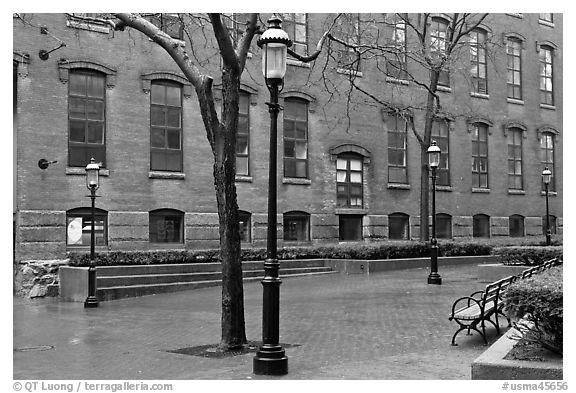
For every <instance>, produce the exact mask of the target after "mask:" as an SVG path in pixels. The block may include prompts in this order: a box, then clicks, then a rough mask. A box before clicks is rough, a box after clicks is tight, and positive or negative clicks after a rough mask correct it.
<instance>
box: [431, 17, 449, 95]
mask: <svg viewBox="0 0 576 393" xmlns="http://www.w3.org/2000/svg"><path fill="white" fill-rule="evenodd" d="M447 33H448V21H446V20H445V19H442V18H432V23H431V25H430V50H431V52H432V54H433V55H434V56H435V57H436V58H440V57H442V56H445V54H446V45H447ZM438 85H440V86H446V87H450V73H449V72H448V70H447V69H442V70H441V71H440V77H439V78H438Z"/></svg>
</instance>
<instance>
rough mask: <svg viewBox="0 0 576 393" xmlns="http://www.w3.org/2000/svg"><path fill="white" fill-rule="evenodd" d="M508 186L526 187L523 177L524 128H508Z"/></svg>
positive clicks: (514, 188) (512, 187)
mask: <svg viewBox="0 0 576 393" xmlns="http://www.w3.org/2000/svg"><path fill="white" fill-rule="evenodd" d="M508 188H509V189H511V190H522V189H524V182H523V179H522V130H521V129H519V128H510V129H509V130H508Z"/></svg>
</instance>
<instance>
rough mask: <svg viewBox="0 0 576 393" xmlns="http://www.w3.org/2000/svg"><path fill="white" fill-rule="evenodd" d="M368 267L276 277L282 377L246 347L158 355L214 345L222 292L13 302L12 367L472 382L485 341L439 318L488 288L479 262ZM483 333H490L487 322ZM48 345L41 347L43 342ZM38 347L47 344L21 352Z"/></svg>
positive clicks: (250, 305) (28, 374)
mask: <svg viewBox="0 0 576 393" xmlns="http://www.w3.org/2000/svg"><path fill="white" fill-rule="evenodd" d="M440 274H441V275H442V279H443V285H441V286H437V285H428V284H427V283H426V278H427V275H428V271H427V269H409V270H398V271H391V272H385V273H376V274H372V275H349V276H344V275H338V274H332V275H325V276H316V277H302V278H289V279H285V280H284V281H283V283H282V285H281V287H280V288H281V289H280V298H281V300H280V336H281V337H280V341H281V342H282V343H289V344H295V345H296V346H294V347H290V348H286V354H287V356H288V366H289V373H288V375H286V376H283V377H266V376H256V375H254V374H253V373H252V358H253V354H252V353H249V354H245V355H240V356H235V357H227V358H204V357H199V356H190V355H184V354H176V353H171V352H167V351H171V350H176V349H180V348H186V347H193V346H199V345H205V344H217V343H218V342H219V341H220V297H221V289H220V288H218V287H217V288H205V289H198V290H192V291H185V292H178V293H172V294H162V295H153V296H145V297H140V298H131V299H124V300H116V301H111V302H102V303H100V307H98V308H95V309H84V307H83V304H82V303H65V302H59V301H58V300H57V299H42V300H23V299H16V298H15V299H14V307H13V309H14V322H13V323H14V356H13V360H14V371H13V377H14V379H17V380H23V379H62V380H68V379H99V380H105V379H129V380H149V379H165V380H189V379H209V380H214V379H218V380H224V379H276V378H284V379H296V380H312V379H371V380H423V379H436V380H438V379H442V380H443V379H452V380H467V379H470V364H471V362H472V361H473V360H474V359H475V358H476V357H477V356H479V355H480V354H481V353H482V352H483V351H484V350H485V349H486V347H485V346H484V345H482V344H483V343H482V340H481V338H480V336H479V335H478V334H474V335H472V336H466V334H465V333H464V332H462V333H461V334H460V335H459V336H458V338H457V342H458V343H459V346H455V347H453V346H451V345H450V339H451V337H452V334H453V333H454V331H455V330H456V327H457V325H456V324H455V323H454V322H450V321H448V318H447V317H448V314H449V312H450V308H451V305H452V303H453V301H454V300H455V299H456V298H458V297H460V296H463V295H467V294H469V293H471V292H472V291H474V290H477V289H481V288H483V287H484V285H485V284H481V283H478V282H477V281H476V266H475V265H464V266H446V267H443V266H441V267H440ZM244 292H245V294H244V295H245V312H246V314H245V315H246V333H247V338H248V340H260V339H261V329H262V327H261V326H262V321H261V320H262V311H261V308H262V285H261V284H260V283H259V282H254V283H246V284H245V286H244ZM488 332H489V333H488V336H489V340H490V341H491V342H492V341H494V340H496V339H497V338H498V337H497V336H496V332H495V329H494V328H493V327H490V328H488ZM42 346H48V347H42ZM33 347H39V348H37V349H45V350H24V351H22V349H26V348H32V349H33Z"/></svg>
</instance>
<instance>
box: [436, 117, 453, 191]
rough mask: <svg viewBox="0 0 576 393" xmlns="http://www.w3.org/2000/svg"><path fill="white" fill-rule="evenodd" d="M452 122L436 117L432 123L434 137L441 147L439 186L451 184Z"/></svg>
mask: <svg viewBox="0 0 576 393" xmlns="http://www.w3.org/2000/svg"><path fill="white" fill-rule="evenodd" d="M449 127H450V123H449V122H448V120H444V119H435V120H434V122H433V123H432V139H433V140H435V141H436V144H437V145H438V147H439V148H440V164H439V165H438V170H437V175H438V181H437V183H436V184H437V185H439V186H449V185H450V138H449Z"/></svg>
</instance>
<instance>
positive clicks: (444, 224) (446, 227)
mask: <svg viewBox="0 0 576 393" xmlns="http://www.w3.org/2000/svg"><path fill="white" fill-rule="evenodd" d="M436 237H437V238H438V239H452V216H451V215H450V214H445V213H438V214H436Z"/></svg>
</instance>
